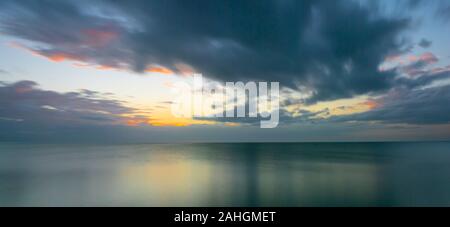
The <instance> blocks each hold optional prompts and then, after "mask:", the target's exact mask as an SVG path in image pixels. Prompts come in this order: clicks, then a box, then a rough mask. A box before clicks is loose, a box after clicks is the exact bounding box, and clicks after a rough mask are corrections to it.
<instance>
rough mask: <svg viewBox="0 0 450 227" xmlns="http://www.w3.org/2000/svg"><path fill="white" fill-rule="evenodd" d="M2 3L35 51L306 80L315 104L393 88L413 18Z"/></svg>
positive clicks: (217, 6) (232, 7)
mask: <svg viewBox="0 0 450 227" xmlns="http://www.w3.org/2000/svg"><path fill="white" fill-rule="evenodd" d="M414 2H415V1H413V2H407V3H408V5H416V3H414ZM1 4H2V8H3V10H1V15H2V19H1V29H2V31H3V32H4V33H5V34H8V35H12V36H15V37H19V38H22V39H25V40H29V41H34V42H36V45H35V46H31V47H30V48H31V49H32V50H34V51H35V52H36V53H38V54H40V55H43V56H45V57H47V58H49V59H51V60H54V61H64V60H76V61H82V62H88V63H90V64H97V65H101V66H107V67H113V68H121V69H130V70H134V71H136V72H145V71H150V72H155V71H156V72H158V73H169V72H175V73H178V72H180V69H179V67H177V66H179V65H186V66H189V67H190V68H192V69H195V70H196V71H198V72H200V73H203V74H204V75H206V76H208V77H211V78H215V79H218V80H223V81H238V80H244V81H245V80H266V81H279V82H281V85H283V86H287V87H291V88H295V87H296V85H297V84H301V85H303V86H307V87H310V88H311V89H313V90H314V94H313V96H312V97H310V98H309V99H308V102H310V103H314V102H316V101H320V100H333V99H338V98H345V97H352V96H354V95H359V94H365V93H372V92H381V91H385V90H387V89H389V88H390V87H391V84H392V80H393V78H394V77H395V72H392V71H383V72H380V71H379V70H378V66H379V64H380V63H381V62H382V61H383V59H384V58H385V57H386V56H387V55H389V54H391V53H393V52H399V51H401V50H402V49H404V47H405V45H406V43H405V42H403V41H401V39H400V36H401V33H402V32H403V31H405V30H406V29H408V28H409V19H408V18H395V17H383V16H382V15H379V13H378V11H377V10H371V8H369V7H368V6H363V5H360V4H358V3H357V2H356V1H327V0H315V1H310V0H305V1H269V0H261V1H260V0H258V1H193V2H189V3H186V2H185V1H172V0H169V1H120V2H119V1H43V2H39V3H37V2H34V1H26V0H25V1H4V2H3V3H1ZM199 10H200V12H199ZM152 67H153V68H152ZM155 67H157V68H155Z"/></svg>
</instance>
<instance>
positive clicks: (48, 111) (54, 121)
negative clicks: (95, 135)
mask: <svg viewBox="0 0 450 227" xmlns="http://www.w3.org/2000/svg"><path fill="white" fill-rule="evenodd" d="M132 112H133V109H132V108H128V107H126V106H125V105H124V104H123V103H122V102H120V101H117V100H114V99H108V98H106V97H102V94H101V93H97V92H93V91H88V90H83V91H80V92H69V93H58V92H54V91H47V90H42V89H39V88H38V87H37V84H36V83H35V82H32V81H20V82H16V83H14V84H6V83H3V85H2V86H0V122H1V123H2V125H4V124H6V123H14V124H26V125H30V124H31V125H40V126H43V127H47V126H50V127H52V126H68V125H83V124H85V125H92V124H93V125H98V124H117V123H120V120H122V118H121V117H120V115H122V114H126V113H132Z"/></svg>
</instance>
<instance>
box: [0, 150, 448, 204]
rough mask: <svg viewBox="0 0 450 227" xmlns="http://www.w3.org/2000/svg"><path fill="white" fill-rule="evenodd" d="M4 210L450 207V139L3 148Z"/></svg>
mask: <svg viewBox="0 0 450 227" xmlns="http://www.w3.org/2000/svg"><path fill="white" fill-rule="evenodd" d="M0 206H450V143H289V144H275V143H273V144H272V143H268V144H264V143H261V144H176V145H175V144H174V145H169V144H167V145H154V144H152V145H114V146H112V145H111V146H105V145H30V144H0Z"/></svg>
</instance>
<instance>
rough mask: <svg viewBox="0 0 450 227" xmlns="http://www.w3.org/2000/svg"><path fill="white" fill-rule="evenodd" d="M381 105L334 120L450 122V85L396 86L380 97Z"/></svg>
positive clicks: (416, 123)
mask: <svg viewBox="0 0 450 227" xmlns="http://www.w3.org/2000/svg"><path fill="white" fill-rule="evenodd" d="M377 102H378V103H381V105H380V106H379V107H378V108H375V109H373V110H372V111H369V112H366V113H360V114H354V115H349V116H343V117H335V118H333V120H334V121H362V122H368V121H379V122H383V123H388V124H396V123H403V124H415V125H421V124H448V123H450V115H449V114H448V113H449V112H450V106H449V105H448V103H450V86H448V85H447V86H438V87H433V88H427V89H413V90H411V89H400V88H399V89H395V90H393V91H391V92H390V93H389V94H388V95H386V96H384V97H382V98H380V99H378V100H377Z"/></svg>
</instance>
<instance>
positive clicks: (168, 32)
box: [0, 0, 450, 143]
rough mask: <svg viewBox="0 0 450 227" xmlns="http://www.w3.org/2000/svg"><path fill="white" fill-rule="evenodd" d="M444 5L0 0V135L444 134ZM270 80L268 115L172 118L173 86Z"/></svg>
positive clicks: (448, 26)
mask: <svg viewBox="0 0 450 227" xmlns="http://www.w3.org/2000/svg"><path fill="white" fill-rule="evenodd" d="M448 40H450V3H449V2H448V1H446V0H428V1H422V0H397V1H392V0H379V1H371V0H336V1H329V0H283V1H278V0H273V1H272V0H257V1H256V0H247V1H237V0H236V1H235V0H230V1H219V0H210V1H201V0H194V1H182V0H165V1H153V0H149V1H139V0H130V1H112V0H94V1H87V0H61V1H50V0H41V1H31V0H22V1H12V0H11V1H10V0H4V1H1V3H0V129H1V130H0V141H15V142H64V143H78V142H80V143H81V142H106V143H160V142H161V143H175V142H262V141H265V142H269V141H270V142H303V141H304V142H309V141H423V140H426V141H429V140H449V139H450V114H449V113H450V105H449V103H450V45H449V42H448ZM193 74H202V75H203V77H205V78H207V80H208V81H216V82H237V81H243V82H249V81H267V82H279V83H280V88H281V91H280V99H281V103H280V109H279V111H280V123H279V126H278V127H277V128H274V129H261V128H260V127H259V121H255V120H252V119H248V118H240V119H229V118H220V119H204V118H198V117H184V118H176V117H174V116H172V114H171V110H170V108H171V103H172V102H173V99H174V97H175V95H174V93H173V89H172V88H173V85H174V84H176V83H177V82H187V83H191V82H192V78H193V77H192V75H193Z"/></svg>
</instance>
